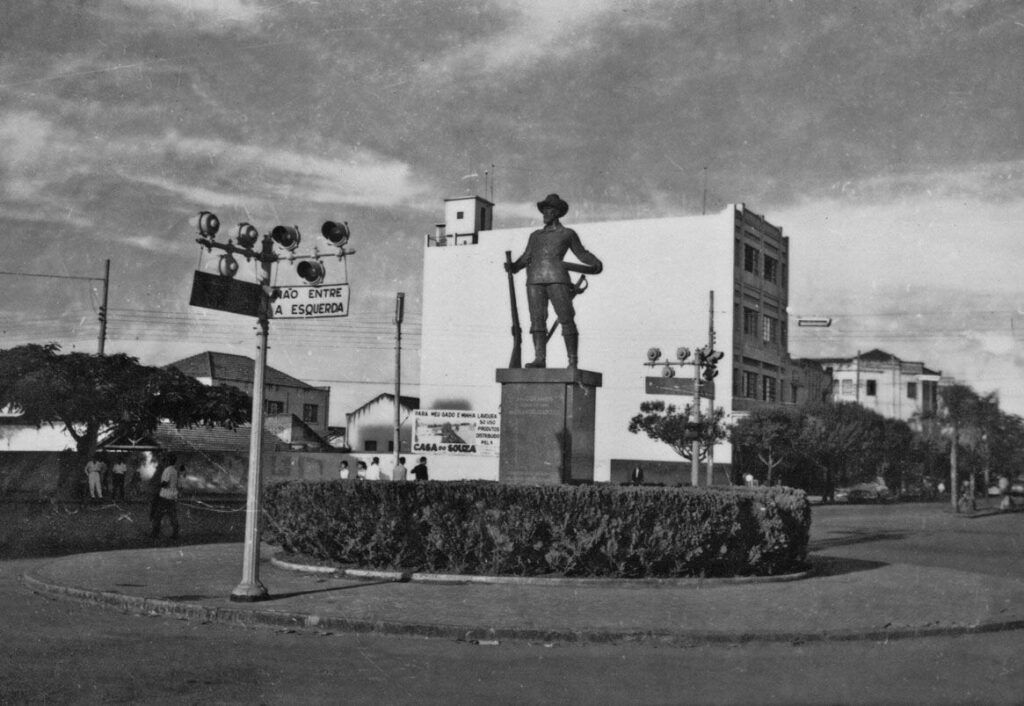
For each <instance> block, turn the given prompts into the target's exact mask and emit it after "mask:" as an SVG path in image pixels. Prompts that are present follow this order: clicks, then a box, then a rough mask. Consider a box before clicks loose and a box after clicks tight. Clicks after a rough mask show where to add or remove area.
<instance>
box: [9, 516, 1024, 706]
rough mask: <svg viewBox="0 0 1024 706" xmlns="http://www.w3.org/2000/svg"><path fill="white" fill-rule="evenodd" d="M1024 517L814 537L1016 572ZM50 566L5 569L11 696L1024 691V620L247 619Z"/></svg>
mask: <svg viewBox="0 0 1024 706" xmlns="http://www.w3.org/2000/svg"><path fill="white" fill-rule="evenodd" d="M1022 522H1024V513H1018V514H1014V515H1006V516H990V517H979V518H977V519H971V520H968V519H958V518H950V517H947V516H944V515H943V514H942V513H941V512H937V511H936V509H935V508H934V506H886V507H877V508H876V507H849V508H843V507H835V508H815V517H814V531H813V535H812V542H813V548H814V550H815V552H816V555H817V556H825V557H831V558H834V559H835V560H837V561H838V560H844V559H856V560H859V561H864V562H879V563H882V562H884V563H887V564H903V565H907V566H911V567H912V566H921V567H932V568H935V567H941V568H957V569H958V570H964V571H971V572H975V573H979V574H985V575H989V576H998V577H1002V578H1018V579H1019V578H1024V561H1022V559H1021V558H1020V553H1021V552H1020V549H1021V538H1022V537H1024V534H1022V532H1021V527H1022V525H1021V523H1022ZM48 561H51V560H50V559H43V560H20V561H8V562H2V563H0V596H2V600H3V605H4V620H3V621H2V622H0V703H4V704H7V703H12V704H13V703H51V702H52V703H89V704H92V703H156V704H160V703H173V704H179V703H247V704H248V703H274V704H276V703H282V704H283V703H356V704H361V703H374V704H382V703H387V704H392V703H395V704H401V703H414V702H415V703H428V704H429V703H475V702H480V701H484V700H486V701H488V702H491V703H499V704H500V703H589V704H595V703H599V704H605V703H610V704H615V703H642V704H658V703H666V704H669V703H671V704H681V703H724V704H729V703H736V704H739V703H742V704H758V703H765V704H798V703H808V704H816V703H850V704H878V703H927V704H936V703H958V704H959V703H985V704H988V703H1021V702H1024V657H1022V651H1021V649H1020V644H1021V643H1022V636H1024V633H1022V632H1021V631H1004V632H995V633H990V634H982V635H961V636H955V637H951V636H943V637H928V638H912V639H902V640H895V641H888V642H886V641H870V640H860V641H851V642H813V643H803V644H801V643H762V642H752V643H746V644H720V645H703V646H698V647H680V646H671V647H668V646H659V645H657V644H645V643H640V644H634V643H622V644H560V643H544V642H520V641H499V643H498V644H496V645H491V644H473V643H470V642H465V641H458V640H451V639H436V638H435V639H428V638H418V637H388V636H380V635H366V634H341V633H330V632H329V631H317V630H304V631H293V630H289V629H267V628H259V629H249V628H242V627H232V626H226V625H222V624H216V623H202V622H196V621H184V620H172V619H167V618H161V617H152V616H145V615H142V616H139V615H132V614H126V613H122V612H118V611H113V610H108V609H102V608H98V607H96V606H90V605H83V604H79V603H75V602H71V601H66V600H61V599H55V598H50V597H45V596H40V595H36V594H33V593H32V592H31V591H29V590H28V589H26V588H25V586H24V585H23V583H22V582H21V580H20V576H21V574H22V573H25V572H27V571H31V570H32V569H33V567H38V566H39V565H40V564H41V563H46V562H48ZM736 609H737V610H738V611H741V610H743V606H742V605H737V607H736Z"/></svg>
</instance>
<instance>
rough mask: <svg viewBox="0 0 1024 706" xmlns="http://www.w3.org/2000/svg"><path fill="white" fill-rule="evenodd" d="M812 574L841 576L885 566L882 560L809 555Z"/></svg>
mask: <svg viewBox="0 0 1024 706" xmlns="http://www.w3.org/2000/svg"><path fill="white" fill-rule="evenodd" d="M810 562H811V568H812V572H811V575H812V576H842V575H843V574H853V573H856V572H858V571H871V570H872V569H880V568H882V567H883V566H887V564H886V563H885V562H884V561H868V560H866V559H847V558H845V557H838V556H821V555H818V556H812V557H810Z"/></svg>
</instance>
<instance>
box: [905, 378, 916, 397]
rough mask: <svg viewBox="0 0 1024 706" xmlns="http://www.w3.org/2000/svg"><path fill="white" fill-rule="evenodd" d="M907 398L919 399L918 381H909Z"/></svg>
mask: <svg viewBox="0 0 1024 706" xmlns="http://www.w3.org/2000/svg"><path fill="white" fill-rule="evenodd" d="M907 399H908V400H916V399H917V383H916V382H908V383H907Z"/></svg>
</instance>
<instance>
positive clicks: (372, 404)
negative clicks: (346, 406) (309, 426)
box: [345, 392, 420, 454]
mask: <svg viewBox="0 0 1024 706" xmlns="http://www.w3.org/2000/svg"><path fill="white" fill-rule="evenodd" d="M419 405H420V401H419V399H418V398H416V397H406V396H405V395H402V396H401V397H400V398H399V409H398V415H399V425H400V426H399V431H400V437H399V447H400V448H399V452H400V453H403V454H407V453H409V450H410V448H411V443H412V442H411V439H412V424H411V418H412V417H411V415H412V413H413V411H415V410H416V409H419ZM345 424H346V428H347V436H348V438H347V442H348V448H349V449H351V450H352V451H353V452H355V453H368V454H373V453H381V454H383V453H392V452H394V450H395V396H394V395H392V394H389V393H387V392H385V393H383V394H380V395H377V396H376V397H374V398H373V399H372V400H370V401H369V402H367V403H366V404H364V405H362V406H360V407H359V409H357V410H355V411H354V412H349V413H348V414H347V415H345Z"/></svg>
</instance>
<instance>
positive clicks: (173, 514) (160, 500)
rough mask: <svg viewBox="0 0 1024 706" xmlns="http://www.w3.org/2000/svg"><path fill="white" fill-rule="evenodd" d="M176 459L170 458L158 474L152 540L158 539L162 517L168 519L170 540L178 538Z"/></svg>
mask: <svg viewBox="0 0 1024 706" xmlns="http://www.w3.org/2000/svg"><path fill="white" fill-rule="evenodd" d="M176 462H177V458H175V457H174V456H170V457H169V458H168V459H167V466H165V467H164V470H163V472H162V473H161V474H160V493H159V495H158V496H157V498H156V510H155V512H154V513H153V538H154V539H157V538H159V537H160V525H161V524H162V520H163V517H164V515H167V516H168V518H170V522H171V539H177V538H178V529H179V528H178V467H177V466H176V465H175V463H176Z"/></svg>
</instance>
